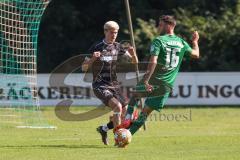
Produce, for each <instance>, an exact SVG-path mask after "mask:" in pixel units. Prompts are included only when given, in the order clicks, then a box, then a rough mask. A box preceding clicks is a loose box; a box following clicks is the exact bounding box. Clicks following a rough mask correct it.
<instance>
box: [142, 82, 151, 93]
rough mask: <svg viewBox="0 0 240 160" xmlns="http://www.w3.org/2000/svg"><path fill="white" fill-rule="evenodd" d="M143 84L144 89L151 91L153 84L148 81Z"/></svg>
mask: <svg viewBox="0 0 240 160" xmlns="http://www.w3.org/2000/svg"><path fill="white" fill-rule="evenodd" d="M144 85H145V89H146V91H147V92H152V91H153V86H152V85H150V84H149V83H148V82H145V83H144Z"/></svg>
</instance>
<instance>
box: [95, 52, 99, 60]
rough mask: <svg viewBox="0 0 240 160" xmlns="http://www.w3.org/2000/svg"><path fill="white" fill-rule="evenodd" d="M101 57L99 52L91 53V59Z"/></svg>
mask: <svg viewBox="0 0 240 160" xmlns="http://www.w3.org/2000/svg"><path fill="white" fill-rule="evenodd" d="M100 56H101V52H94V53H93V59H94V60H96V59H98V58H99V57H100Z"/></svg>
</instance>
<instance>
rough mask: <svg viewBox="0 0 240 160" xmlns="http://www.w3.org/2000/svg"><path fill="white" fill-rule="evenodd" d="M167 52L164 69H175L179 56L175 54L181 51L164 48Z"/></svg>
mask: <svg viewBox="0 0 240 160" xmlns="http://www.w3.org/2000/svg"><path fill="white" fill-rule="evenodd" d="M166 50H167V57H166V67H168V68H169V69H170V68H175V67H177V66H178V63H179V56H178V55H177V53H179V52H180V51H181V49H180V48H166Z"/></svg>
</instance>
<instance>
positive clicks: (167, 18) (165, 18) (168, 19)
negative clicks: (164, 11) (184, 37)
mask: <svg viewBox="0 0 240 160" xmlns="http://www.w3.org/2000/svg"><path fill="white" fill-rule="evenodd" d="M160 21H163V22H165V23H167V24H169V25H173V26H176V24H177V22H176V19H175V18H174V16H170V15H163V16H161V17H160V18H159V22H160Z"/></svg>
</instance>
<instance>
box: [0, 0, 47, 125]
mask: <svg viewBox="0 0 240 160" xmlns="http://www.w3.org/2000/svg"><path fill="white" fill-rule="evenodd" d="M48 3H49V0H0V78H1V83H0V103H1V104H0V121H1V122H0V123H1V124H2V125H1V126H3V124H7V126H9V124H14V125H16V124H17V126H21V127H29V128H31V127H32V128H35V127H36V128H39V127H41V126H42V127H47V126H48V124H47V123H46V122H44V119H43V118H42V115H41V112H40V108H39V106H40V105H39V99H38V94H37V42H38V41H37V40H38V30H39V25H40V21H41V18H42V15H43V13H44V10H45V9H46V7H47V5H48Z"/></svg>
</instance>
